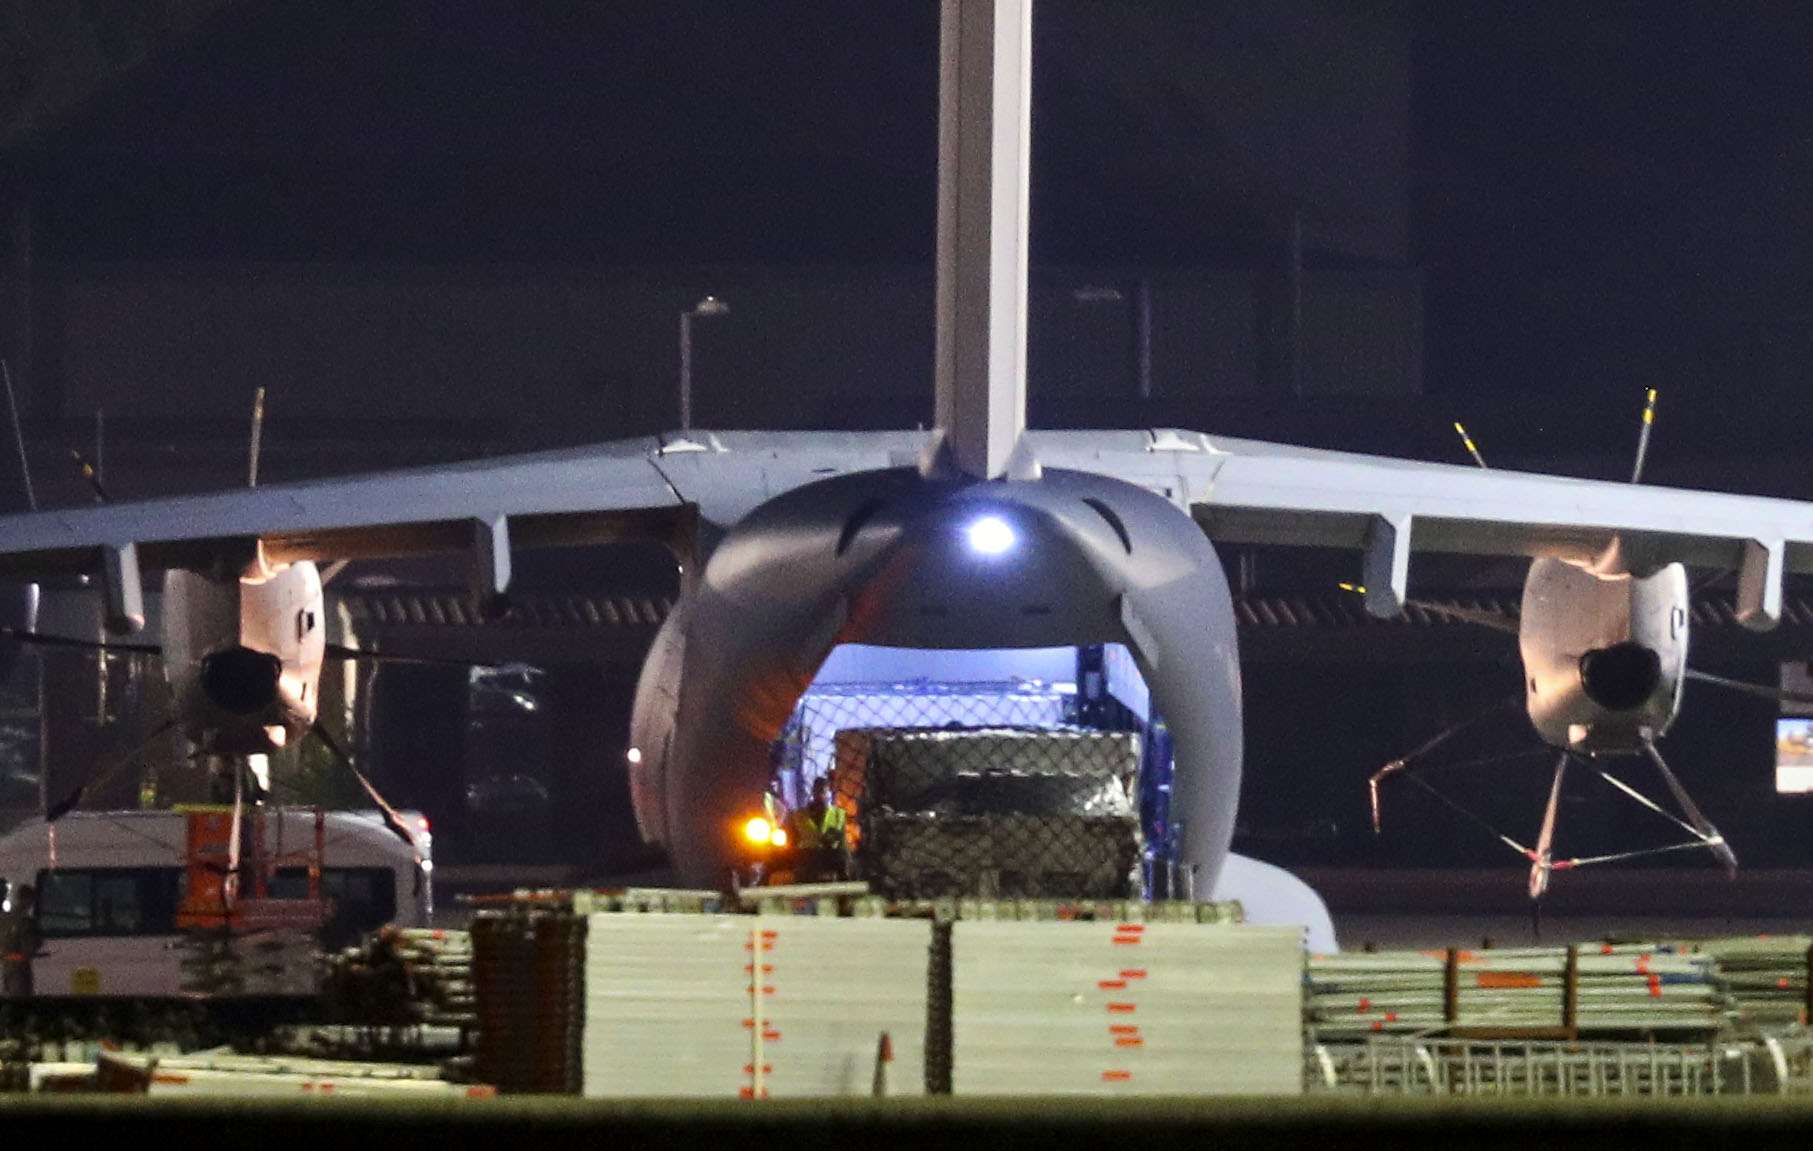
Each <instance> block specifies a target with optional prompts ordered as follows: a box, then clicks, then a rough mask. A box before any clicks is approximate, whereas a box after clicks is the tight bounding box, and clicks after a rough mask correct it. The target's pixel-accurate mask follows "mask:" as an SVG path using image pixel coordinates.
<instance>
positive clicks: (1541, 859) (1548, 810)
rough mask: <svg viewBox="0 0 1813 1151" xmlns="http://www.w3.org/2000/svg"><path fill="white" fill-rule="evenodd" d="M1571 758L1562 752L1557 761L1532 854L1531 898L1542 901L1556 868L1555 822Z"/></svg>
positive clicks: (1559, 810)
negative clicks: (1563, 781)
mask: <svg viewBox="0 0 1813 1151" xmlns="http://www.w3.org/2000/svg"><path fill="white" fill-rule="evenodd" d="M1570 758H1571V757H1570V756H1569V755H1568V753H1567V752H1565V751H1564V752H1562V753H1561V755H1560V757H1559V758H1558V759H1556V760H1555V781H1554V782H1553V783H1551V784H1550V785H1549V803H1548V806H1547V807H1545V808H1544V809H1543V812H1542V830H1541V831H1540V832H1539V833H1537V836H1536V850H1535V851H1533V852H1531V853H1530V898H1531V899H1541V898H1542V896H1543V893H1544V892H1546V891H1547V890H1548V889H1549V876H1550V875H1551V874H1552V873H1553V871H1554V868H1553V867H1552V866H1551V860H1552V858H1553V855H1554V852H1553V848H1554V846H1555V820H1556V817H1557V816H1559V815H1560V814H1561V781H1562V779H1563V778H1565V777H1566V775H1567V761H1568V760H1569V759H1570Z"/></svg>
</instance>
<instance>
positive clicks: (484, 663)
mask: <svg viewBox="0 0 1813 1151" xmlns="http://www.w3.org/2000/svg"><path fill="white" fill-rule="evenodd" d="M323 654H325V655H326V656H327V657H328V658H329V659H350V660H357V661H359V662H360V663H398V664H416V665H418V666H425V667H463V668H475V667H482V668H496V667H497V666H498V665H497V664H495V663H491V662H490V661H488V660H479V659H454V658H452V657H451V656H438V655H393V654H391V653H390V652H383V651H372V650H370V649H369V648H362V647H347V646H346V645H345V644H343V643H330V644H327V645H325V647H324V648H323Z"/></svg>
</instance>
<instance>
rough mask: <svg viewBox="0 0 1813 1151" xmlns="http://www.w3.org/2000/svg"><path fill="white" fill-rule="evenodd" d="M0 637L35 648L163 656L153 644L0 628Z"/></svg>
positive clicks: (158, 647)
mask: <svg viewBox="0 0 1813 1151" xmlns="http://www.w3.org/2000/svg"><path fill="white" fill-rule="evenodd" d="M0 636H5V637H6V638H7V639H14V640H18V641H19V642H20V643H29V644H33V645H35V646H37V647H67V648H75V649H77V650H80V651H99V652H125V653H130V654H136V655H159V656H161V655H163V654H164V649H163V648H162V647H160V646H158V645H157V644H154V643H120V642H118V641H116V640H98V639H78V638H76V637H75V636H68V635H46V634H44V633H43V632H38V631H25V630H23V629H22V628H14V627H0Z"/></svg>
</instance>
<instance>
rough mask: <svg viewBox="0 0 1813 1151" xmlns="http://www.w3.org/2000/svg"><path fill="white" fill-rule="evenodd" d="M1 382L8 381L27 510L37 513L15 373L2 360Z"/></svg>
mask: <svg viewBox="0 0 1813 1151" xmlns="http://www.w3.org/2000/svg"><path fill="white" fill-rule="evenodd" d="M0 380H4V381H6V410H7V414H8V415H10V416H11V417H12V421H13V447H14V448H16V449H17V450H18V452H19V474H20V476H21V477H22V478H23V479H24V480H25V508H26V510H27V511H34V512H35V511H37V510H38V494H37V493H36V492H34V491H33V490H32V486H31V460H30V459H29V458H28V457H27V456H26V454H25V429H24V428H23V427H21V426H20V424H19V399H18V397H17V396H15V395H13V373H12V369H11V368H9V367H7V366H6V361H5V360H0Z"/></svg>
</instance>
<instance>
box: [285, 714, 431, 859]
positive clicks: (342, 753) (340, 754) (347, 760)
mask: <svg viewBox="0 0 1813 1151" xmlns="http://www.w3.org/2000/svg"><path fill="white" fill-rule="evenodd" d="M309 730H310V731H311V732H312V733H313V734H314V736H315V738H316V739H318V740H320V741H321V744H322V746H323V747H325V748H327V750H328V753H329V754H331V755H332V756H333V757H334V758H335V759H336V760H338V761H339V763H340V766H341V767H344V768H345V769H346V770H348V771H350V772H352V774H353V778H354V779H356V780H358V781H359V786H360V787H362V788H364V789H365V794H366V795H367V796H369V797H370V798H371V802H372V805H373V806H374V807H376V808H377V809H378V810H379V811H381V812H383V813H384V825H385V826H386V827H388V828H390V830H391V831H392V832H393V833H395V834H396V836H397V838H398V839H401V840H402V841H403V842H404V843H407V844H408V845H409V847H410V850H412V851H414V852H415V853H416V859H417V861H418V862H419V861H420V860H421V857H422V848H421V845H420V844H418V843H417V842H416V838H415V834H414V833H413V832H411V831H410V830H409V824H408V823H406V822H405V821H404V819H403V817H402V816H401V815H398V814H397V809H396V808H394V807H392V806H390V803H389V801H387V800H386V799H385V798H384V796H383V795H382V794H381V793H380V792H379V791H378V789H377V787H376V785H374V784H373V783H372V782H371V780H369V779H367V778H366V777H365V773H364V772H362V771H360V770H359V768H358V765H356V764H355V763H353V758H352V756H350V755H348V754H347V753H346V749H345V748H343V747H341V746H340V741H339V740H337V739H335V738H334V737H333V735H332V734H330V733H329V732H328V730H327V729H326V728H325V727H323V726H322V725H321V722H320V721H319V720H316V721H315V726H314V727H312V728H310V729H309Z"/></svg>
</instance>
